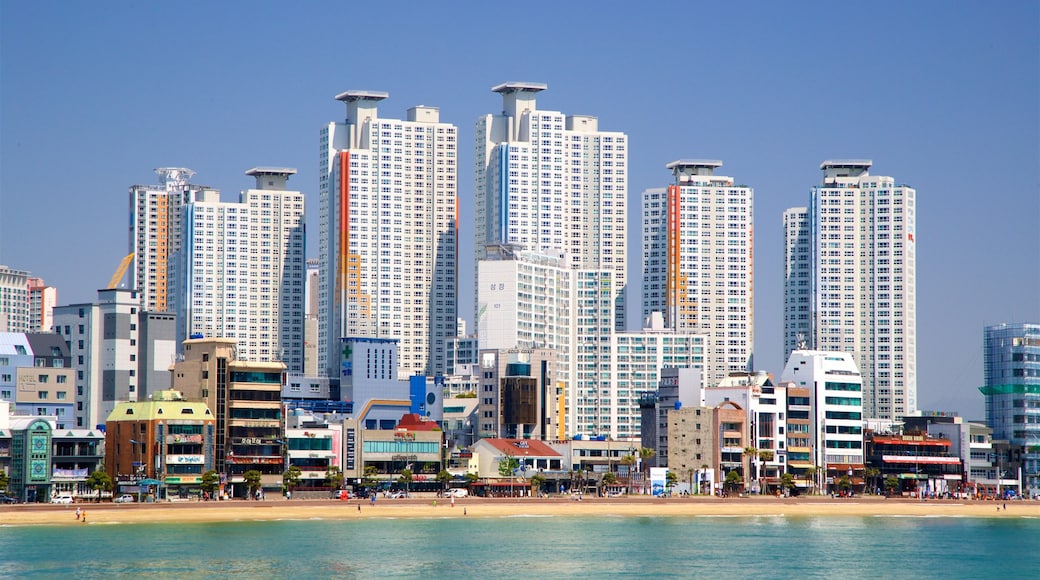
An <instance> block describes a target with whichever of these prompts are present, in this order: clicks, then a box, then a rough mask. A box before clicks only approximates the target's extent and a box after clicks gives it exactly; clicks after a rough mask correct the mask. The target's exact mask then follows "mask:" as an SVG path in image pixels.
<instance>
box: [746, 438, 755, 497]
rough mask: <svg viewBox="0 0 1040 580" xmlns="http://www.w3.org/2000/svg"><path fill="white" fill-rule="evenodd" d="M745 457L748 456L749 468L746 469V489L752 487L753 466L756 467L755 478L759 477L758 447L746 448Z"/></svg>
mask: <svg viewBox="0 0 1040 580" xmlns="http://www.w3.org/2000/svg"><path fill="white" fill-rule="evenodd" d="M744 457H747V459H748V462H747V469H746V470H745V471H744V489H745V490H750V489H751V468H752V467H754V468H755V479H758V449H755V448H754V447H745V448H744Z"/></svg>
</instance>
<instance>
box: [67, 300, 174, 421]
mask: <svg viewBox="0 0 1040 580" xmlns="http://www.w3.org/2000/svg"><path fill="white" fill-rule="evenodd" d="M54 332H55V333H57V334H58V335H59V336H60V337H61V338H62V339H63V340H64V341H65V344H66V345H67V347H68V350H69V355H70V357H71V364H70V368H72V369H74V370H75V389H76V390H75V404H76V409H75V427H77V428H94V427H96V426H97V425H100V424H101V423H103V422H104V418H105V417H107V416H108V414H109V413H111V412H112V409H114V408H115V405H116V403H117V402H123V401H143V400H147V398H148V395H149V394H151V393H154V392H157V391H161V390H165V389H168V388H169V387H170V373H169V368H170V365H171V364H172V363H173V362H174V359H175V357H176V353H177V343H176V338H175V337H176V324H175V317H174V315H173V314H172V313H164V312H148V311H145V310H144V309H143V308H142V306H141V297H140V293H139V292H137V291H136V290H128V289H123V288H113V289H104V290H98V300H97V302H94V303H82V304H69V305H65V306H58V307H56V308H55V309H54Z"/></svg>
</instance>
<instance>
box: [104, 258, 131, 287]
mask: <svg viewBox="0 0 1040 580" xmlns="http://www.w3.org/2000/svg"><path fill="white" fill-rule="evenodd" d="M133 260H134V255H133V254H128V255H127V256H126V257H125V258H123V260H122V261H121V262H119V267H118V268H116V273H115V274H112V279H111V280H109V281H108V286H107V288H108V289H109V290H111V289H112V288H116V287H118V286H119V281H120V280H122V279H123V275H124V274H126V269H127V268H129V267H130V262H132V261H133Z"/></svg>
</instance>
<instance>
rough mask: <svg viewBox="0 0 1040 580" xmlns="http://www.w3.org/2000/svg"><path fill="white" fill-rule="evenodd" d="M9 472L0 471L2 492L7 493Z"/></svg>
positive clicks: (0, 488)
mask: <svg viewBox="0 0 1040 580" xmlns="http://www.w3.org/2000/svg"><path fill="white" fill-rule="evenodd" d="M7 481H8V479H7V472H6V471H4V470H2V469H0V492H6V491H7Z"/></svg>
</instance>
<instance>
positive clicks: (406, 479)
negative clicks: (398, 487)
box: [397, 469, 413, 494]
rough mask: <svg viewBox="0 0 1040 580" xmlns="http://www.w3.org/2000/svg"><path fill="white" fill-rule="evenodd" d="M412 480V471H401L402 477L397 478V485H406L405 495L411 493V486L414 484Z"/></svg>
mask: <svg viewBox="0 0 1040 580" xmlns="http://www.w3.org/2000/svg"><path fill="white" fill-rule="evenodd" d="M412 479H413V476H412V470H411V469H402V470H401V476H400V477H398V478H397V483H403V484H404V492H405V494H408V493H409V491H411V486H410V484H411V483H412Z"/></svg>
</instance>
